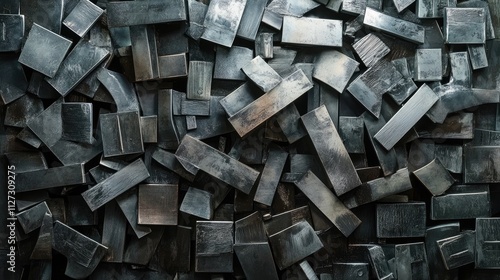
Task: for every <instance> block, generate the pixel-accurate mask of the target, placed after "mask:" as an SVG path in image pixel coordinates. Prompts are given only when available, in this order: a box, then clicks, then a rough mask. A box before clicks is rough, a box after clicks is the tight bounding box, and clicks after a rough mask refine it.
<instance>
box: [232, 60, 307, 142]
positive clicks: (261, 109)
mask: <svg viewBox="0 0 500 280" xmlns="http://www.w3.org/2000/svg"><path fill="white" fill-rule="evenodd" d="M311 88H312V84H311V82H310V81H309V79H308V78H307V77H306V76H305V74H304V72H302V70H297V71H295V72H294V73H293V74H292V75H290V76H288V77H286V78H284V79H283V81H282V82H281V83H280V84H279V85H278V86H277V87H276V88H274V89H273V90H271V91H270V92H268V93H266V94H264V95H263V96H261V97H260V98H258V99H257V100H255V101H254V102H252V103H251V104H249V105H248V106H246V107H245V108H243V109H241V110H240V111H238V112H237V113H236V114H235V115H233V116H232V117H230V118H229V122H230V123H231V124H232V125H233V127H234V128H235V129H236V131H237V132H238V134H239V135H240V136H244V135H246V134H247V133H249V132H250V131H252V130H253V129H255V128H256V127H257V126H259V125H260V124H262V123H263V122H265V121H266V120H268V119H269V118H270V117H272V116H273V115H275V114H276V113H278V112H279V111H280V110H282V109H283V108H285V107H286V106H287V105H289V104H290V103H292V102H293V101H294V100H295V99H297V98H299V97H300V96H301V95H302V94H304V93H305V92H307V91H308V90H309V89H311Z"/></svg>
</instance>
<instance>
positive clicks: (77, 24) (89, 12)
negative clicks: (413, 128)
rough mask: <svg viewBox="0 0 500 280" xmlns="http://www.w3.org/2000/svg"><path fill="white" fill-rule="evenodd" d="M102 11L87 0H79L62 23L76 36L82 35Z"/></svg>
mask: <svg viewBox="0 0 500 280" xmlns="http://www.w3.org/2000/svg"><path fill="white" fill-rule="evenodd" d="M103 13H104V11H103V10H102V9H101V8H99V7H98V6H96V5H95V4H94V3H92V2H90V1H89V0H80V1H79V2H78V4H76V6H75V8H73V10H72V11H71V13H69V15H68V16H67V17H66V18H65V19H64V21H63V24H64V25H65V26H66V27H67V28H69V29H70V30H71V31H73V32H75V33H76V34H77V35H78V36H80V37H83V36H85V34H87V32H88V31H89V30H90V28H91V27H92V25H94V24H95V23H96V21H97V20H98V19H99V18H100V17H101V15H102V14H103Z"/></svg>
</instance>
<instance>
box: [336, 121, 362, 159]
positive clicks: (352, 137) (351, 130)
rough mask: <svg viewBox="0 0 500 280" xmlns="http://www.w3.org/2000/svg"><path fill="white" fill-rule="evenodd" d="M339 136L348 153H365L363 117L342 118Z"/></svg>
mask: <svg viewBox="0 0 500 280" xmlns="http://www.w3.org/2000/svg"><path fill="white" fill-rule="evenodd" d="M338 127H339V135H340V138H341V139H342V142H343V143H344V146H345V148H346V150H347V152H348V153H350V154H351V153H352V154H363V153H365V143H364V122H363V118H361V117H340V118H339V126H338Z"/></svg>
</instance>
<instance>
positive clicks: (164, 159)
mask: <svg viewBox="0 0 500 280" xmlns="http://www.w3.org/2000/svg"><path fill="white" fill-rule="evenodd" d="M152 158H153V159H154V160H156V161H157V162H158V163H159V164H161V165H163V166H165V167H166V168H168V169H169V170H172V171H173V172H175V173H176V174H178V175H179V176H181V177H182V178H184V179H186V180H188V181H189V182H192V181H194V179H195V174H193V173H192V172H190V171H188V170H186V167H187V166H184V165H182V164H181V163H180V162H179V161H178V160H177V158H176V157H175V155H174V154H172V153H170V152H167V151H165V150H162V149H160V148H157V149H155V151H154V152H153V155H152Z"/></svg>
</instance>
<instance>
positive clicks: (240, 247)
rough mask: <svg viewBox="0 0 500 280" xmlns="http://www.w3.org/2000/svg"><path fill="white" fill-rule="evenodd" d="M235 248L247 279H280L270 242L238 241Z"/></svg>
mask: <svg viewBox="0 0 500 280" xmlns="http://www.w3.org/2000/svg"><path fill="white" fill-rule="evenodd" d="M233 249H234V252H235V253H236V256H237V257H238V260H239V261H240V264H241V267H242V268H243V272H244V273H245V277H246V278H247V279H249V280H252V279H255V280H257V279H269V280H277V279H279V278H278V273H277V272H276V266H275V264H274V260H273V255H272V253H271V248H270V247H269V243H267V242H252V243H239V244H238V243H236V244H234V246H233Z"/></svg>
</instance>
